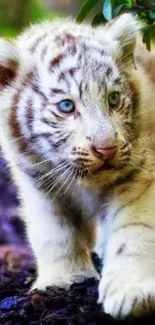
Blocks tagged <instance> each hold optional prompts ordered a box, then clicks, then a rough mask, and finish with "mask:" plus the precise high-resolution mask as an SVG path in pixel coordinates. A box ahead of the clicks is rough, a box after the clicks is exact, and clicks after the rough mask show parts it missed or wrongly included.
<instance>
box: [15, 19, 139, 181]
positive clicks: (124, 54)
mask: <svg viewBox="0 0 155 325" xmlns="http://www.w3.org/2000/svg"><path fill="white" fill-rule="evenodd" d="M124 16H126V15H124ZM127 16H128V20H131V25H132V27H133V34H134V33H135V34H134V35H133V39H132V40H130V37H129V35H128V33H127V30H126V28H127V26H126V23H127V22H126V21H125V19H124V22H123V17H122V18H120V19H119V20H118V21H116V22H115V23H114V24H113V25H116V26H111V27H109V29H106V28H105V29H104V28H102V29H101V28H99V29H96V30H93V29H92V28H91V27H89V28H88V27H85V26H83V28H81V27H78V26H77V25H75V32H74V30H73V28H72V30H73V32H72V31H70V29H69V26H68V25H67V26H66V25H65V27H64V28H61V30H60V31H59V30H57V29H55V30H54V32H53V34H52V36H51V35H50V34H49V35H50V36H49V35H48V37H47V33H45V35H44V33H43V35H42V36H41V37H40V38H39V37H38V39H37V38H36V40H35V41H34V43H32V42H31V44H28V45H27V50H28V51H29V53H30V55H31V57H32V58H33V60H34V64H33V68H32V69H31V72H30V73H29V74H28V75H27V78H26V81H25V80H23V82H22V83H21V85H20V89H19V92H18V95H17V96H16V99H15V103H14V107H15V109H16V114H13V115H12V121H13V119H15V120H16V123H12V124H11V125H12V126H11V127H12V128H15V126H16V128H17V123H18V129H19V130H20V131H19V134H18V136H20V135H22V136H23V135H24V137H25V140H26V141H27V142H28V144H27V145H28V149H29V150H28V153H27V155H29V156H31V154H33V155H34V154H36V155H37V156H39V157H40V159H41V160H44V159H48V160H51V162H52V168H53V167H54V168H55V170H56V169H57V173H58V176H59V175H60V176H61V177H62V175H63V173H64V169H65V170H66V169H67V170H68V172H70V175H71V176H70V177H74V178H75V179H77V180H78V181H82V182H85V184H87V185H88V184H91V186H92V185H93V184H94V185H95V184H96V183H98V184H103V183H109V182H112V181H114V180H116V179H117V177H119V176H120V174H121V173H122V171H124V170H125V169H126V168H128V167H129V165H131V163H132V160H133V158H132V152H133V147H134V145H133V143H134V142H133V140H134V139H135V136H136V132H137V131H135V125H134V124H135V119H134V116H135V114H137V109H138V95H137V92H136V87H135V85H134V83H133V81H132V82H131V80H129V79H131V78H129V77H128V75H127V68H126V67H127V66H128V69H132V70H133V69H134V67H133V65H132V59H131V55H130V52H131V48H132V50H133V48H134V45H133V44H134V42H135V36H136V32H137V31H136V32H135V30H134V29H135V26H136V22H135V20H134V19H133V18H132V17H131V16H129V15H127ZM121 19H122V26H123V27H124V35H126V36H122V34H121V35H120V33H123V32H122V31H121V32H120V25H121ZM126 19H127V17H126ZM116 29H118V31H117V33H116ZM113 33H115V34H116V35H115V37H114V40H113ZM125 33H126V34H125ZM108 35H109V36H108ZM117 37H118V39H117ZM121 37H122V43H123V42H124V44H121V46H122V49H120V48H119V47H120V44H119V42H121ZM125 37H126V38H125ZM130 42H131V44H130V45H128V44H129V43H130ZM19 43H20V41H19ZM114 45H115V46H114ZM123 46H124V49H123ZM128 47H129V48H128ZM128 52H129V53H128ZM17 116H18V118H17ZM17 120H18V122H17ZM15 133H16V132H15V130H13V133H12V134H15ZM16 135H17V134H16ZM22 141H24V140H22ZM19 146H20V141H19ZM23 147H24V146H23ZM20 149H21V148H20ZM64 175H65V177H66V173H64Z"/></svg>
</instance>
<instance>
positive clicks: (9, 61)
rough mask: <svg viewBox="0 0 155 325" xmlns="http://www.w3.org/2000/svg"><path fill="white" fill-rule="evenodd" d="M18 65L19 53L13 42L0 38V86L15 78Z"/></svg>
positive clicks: (8, 83) (9, 82)
mask: <svg viewBox="0 0 155 325" xmlns="http://www.w3.org/2000/svg"><path fill="white" fill-rule="evenodd" d="M18 66H19V54H18V50H17V48H16V46H15V44H14V43H13V42H11V41H8V40H5V39H3V38H0V88H3V87H6V86H8V85H10V84H11V82H12V81H14V80H15V78H16V75H17V71H18Z"/></svg>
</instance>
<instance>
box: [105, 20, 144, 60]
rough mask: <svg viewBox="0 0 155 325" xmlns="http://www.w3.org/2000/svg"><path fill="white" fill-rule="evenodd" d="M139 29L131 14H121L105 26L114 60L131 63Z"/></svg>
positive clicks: (139, 25) (138, 24)
mask: <svg viewBox="0 0 155 325" xmlns="http://www.w3.org/2000/svg"><path fill="white" fill-rule="evenodd" d="M141 28H142V24H140V23H139V22H138V21H137V19H136V17H133V16H132V15H131V14H123V15H121V16H120V17H118V18H116V19H114V20H112V21H111V22H110V23H108V24H107V25H105V31H106V32H107V36H108V39H109V41H110V42H111V47H112V51H113V56H114V58H116V60H118V61H119V60H121V61H131V62H132V61H133V55H134V50H135V47H136V41H137V36H138V32H139V31H140V29H141Z"/></svg>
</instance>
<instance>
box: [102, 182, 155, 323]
mask: <svg viewBox="0 0 155 325" xmlns="http://www.w3.org/2000/svg"><path fill="white" fill-rule="evenodd" d="M154 191H155V185H154V184H153V185H152V186H150V187H149V189H148V191H147V192H145V193H144V195H142V196H141V197H140V198H139V199H136V200H135V201H134V202H133V203H130V204H129V205H127V206H126V207H124V208H122V209H119V210H118V212H117V213H116V215H115V217H114V219H113V222H112V224H111V230H110V234H109V238H108V242H107V247H106V252H105V263H104V267H103V270H102V278H101V281H100V285H99V303H101V304H102V305H103V308H104V311H105V312H106V313H109V314H111V315H112V316H113V317H116V318H125V317H127V316H128V315H134V316H142V315H144V314H147V313H149V312H151V311H152V310H155V218H154V212H155V200H154Z"/></svg>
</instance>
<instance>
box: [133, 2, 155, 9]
mask: <svg viewBox="0 0 155 325" xmlns="http://www.w3.org/2000/svg"><path fill="white" fill-rule="evenodd" d="M136 4H137V5H139V6H144V7H145V8H149V9H155V0H137V1H136Z"/></svg>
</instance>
